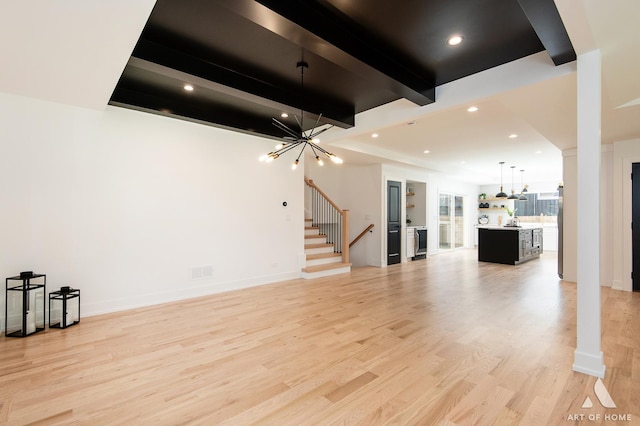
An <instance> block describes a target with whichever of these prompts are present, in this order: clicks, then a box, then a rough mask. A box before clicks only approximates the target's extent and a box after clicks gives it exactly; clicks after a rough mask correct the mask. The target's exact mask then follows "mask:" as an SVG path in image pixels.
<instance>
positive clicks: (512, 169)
mask: <svg viewBox="0 0 640 426" xmlns="http://www.w3.org/2000/svg"><path fill="white" fill-rule="evenodd" d="M515 168H516V166H511V195H509V198H507V200H517V199H518V196H517V195H516V190H515V189H513V186H514V185H513V172H514V169H515Z"/></svg>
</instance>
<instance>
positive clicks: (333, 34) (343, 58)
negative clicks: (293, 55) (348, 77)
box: [218, 0, 435, 105]
mask: <svg viewBox="0 0 640 426" xmlns="http://www.w3.org/2000/svg"><path fill="white" fill-rule="evenodd" d="M218 3H219V4H221V5H224V6H225V7H227V8H228V9H229V10H231V11H233V12H235V13H236V14H238V15H240V16H242V17H244V18H246V19H248V20H250V21H252V22H254V23H255V24H258V25H260V26H262V27H264V28H266V29H268V30H269V31H272V32H274V33H276V34H278V35H280V36H281V37H283V38H286V39H287V40H290V41H291V42H293V43H296V44H297V45H299V46H302V47H303V48H305V49H307V50H310V51H312V52H314V53H315V54H317V55H319V56H321V57H324V58H325V59H327V60H329V61H331V62H333V63H335V64H337V65H339V66H341V67H343V68H344V69H347V70H349V71H351V72H353V73H354V74H356V75H359V76H362V77H363V78H365V79H367V80H369V81H372V82H374V83H375V84H377V85H379V86H381V87H384V88H386V89H387V90H389V91H391V92H393V93H396V94H397V95H398V96H400V97H403V98H406V99H408V100H410V101H412V102H414V103H416V104H418V105H427V104H430V103H432V102H435V78H434V77H433V76H432V75H431V74H432V73H431V72H430V71H429V70H426V69H424V68H423V67H421V66H419V65H417V64H415V63H409V62H408V60H406V59H405V58H401V57H400V56H399V55H398V54H394V53H391V52H390V50H389V49H387V48H384V47H382V46H381V45H380V43H379V41H378V40H374V39H372V38H371V36H370V35H368V34H365V32H364V31H363V30H362V29H361V28H358V27H357V25H355V23H354V22H353V21H351V20H350V19H349V18H348V17H346V16H344V15H343V14H341V13H340V12H339V11H338V10H337V9H335V8H334V7H333V6H331V5H330V4H328V3H327V2H317V1H311V0H289V1H283V0H257V1H254V0H219V1H218Z"/></svg>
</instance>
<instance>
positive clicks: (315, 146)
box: [309, 143, 333, 156]
mask: <svg viewBox="0 0 640 426" xmlns="http://www.w3.org/2000/svg"><path fill="white" fill-rule="evenodd" d="M309 145H310V146H311V147H312V149H313V148H315V149H317V150H318V151H320V152H321V153H323V154H325V155H329V156H331V155H333V154H332V153H330V152H329V151H327V150H326V149H324V148H322V147H321V146H319V145H316V144H314V143H310V144H309ZM313 152H314V154H316V152H315V150H314V151H313Z"/></svg>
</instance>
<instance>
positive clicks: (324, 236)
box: [304, 234, 327, 240]
mask: <svg viewBox="0 0 640 426" xmlns="http://www.w3.org/2000/svg"><path fill="white" fill-rule="evenodd" d="M304 238H305V240H309V239H310V240H312V239H314V238H327V236H326V235H325V234H313V235H305V236H304Z"/></svg>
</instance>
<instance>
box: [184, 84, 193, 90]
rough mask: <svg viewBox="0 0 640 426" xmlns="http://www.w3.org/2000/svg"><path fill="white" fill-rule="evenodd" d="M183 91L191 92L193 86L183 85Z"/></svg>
mask: <svg viewBox="0 0 640 426" xmlns="http://www.w3.org/2000/svg"><path fill="white" fill-rule="evenodd" d="M184 90H186V91H187V92H193V86H192V85H190V84H185V85H184Z"/></svg>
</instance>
